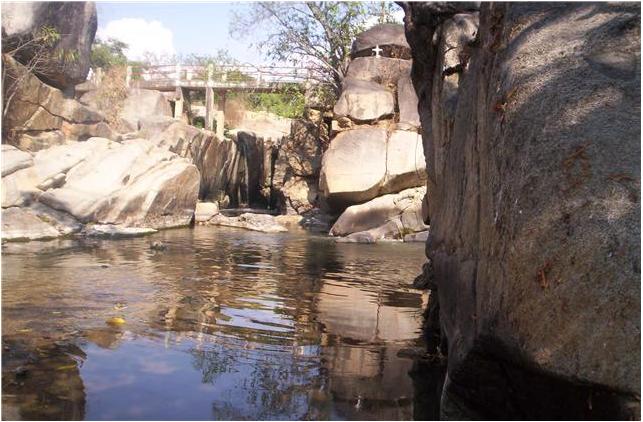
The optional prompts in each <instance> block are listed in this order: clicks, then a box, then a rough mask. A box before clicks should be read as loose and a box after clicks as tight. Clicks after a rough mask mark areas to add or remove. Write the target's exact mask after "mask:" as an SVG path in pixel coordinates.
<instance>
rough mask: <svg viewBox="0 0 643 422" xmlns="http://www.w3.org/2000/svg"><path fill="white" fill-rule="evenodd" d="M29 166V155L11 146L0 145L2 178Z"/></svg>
mask: <svg viewBox="0 0 643 422" xmlns="http://www.w3.org/2000/svg"><path fill="white" fill-rule="evenodd" d="M31 165H33V158H32V157H31V154H29V153H28V152H24V151H20V150H19V149H17V148H16V147H14V146H12V145H2V177H5V176H7V175H9V174H11V173H13V172H15V171H17V170H21V169H23V168H26V167H30V166H31Z"/></svg>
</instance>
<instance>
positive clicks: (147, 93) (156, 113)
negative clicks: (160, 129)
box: [85, 88, 187, 132]
mask: <svg viewBox="0 0 643 422" xmlns="http://www.w3.org/2000/svg"><path fill="white" fill-rule="evenodd" d="M85 95H87V94H85ZM162 116H165V117H172V107H171V106H170V102H169V101H168V100H167V99H166V98H165V96H164V95H163V93H161V92H160V91H154V90H149V89H137V88H134V89H130V90H129V91H128V93H127V98H126V99H125V102H124V103H123V107H122V108H121V110H120V111H119V113H118V117H119V119H120V121H121V122H122V126H123V127H124V129H125V130H126V131H127V132H134V131H136V130H138V129H139V128H140V127H139V126H140V124H139V121H140V120H141V119H144V118H146V117H153V118H159V117H162ZM186 126H187V125H186Z"/></svg>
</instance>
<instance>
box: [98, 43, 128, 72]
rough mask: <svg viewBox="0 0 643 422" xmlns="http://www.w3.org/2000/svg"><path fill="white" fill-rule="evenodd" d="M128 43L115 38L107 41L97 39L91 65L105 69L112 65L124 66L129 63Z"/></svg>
mask: <svg viewBox="0 0 643 422" xmlns="http://www.w3.org/2000/svg"><path fill="white" fill-rule="evenodd" d="M127 47H128V46H127V44H126V43H124V42H122V41H119V40H117V39H114V38H109V39H108V40H107V41H101V40H99V39H97V40H96V41H94V44H93V45H92V54H91V65H92V67H94V68H96V67H100V68H103V69H105V70H107V69H109V68H110V67H112V66H123V65H126V64H127V57H126V56H125V52H124V51H125V50H126V49H127Z"/></svg>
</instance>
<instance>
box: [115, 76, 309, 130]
mask: <svg viewBox="0 0 643 422" xmlns="http://www.w3.org/2000/svg"><path fill="white" fill-rule="evenodd" d="M125 82H126V85H127V86H128V87H133V88H142V89H154V90H157V91H164V92H174V97H173V102H174V117H175V118H180V117H181V116H182V114H183V107H184V101H185V98H186V97H188V95H189V91H194V90H198V91H205V128H206V129H208V130H213V129H214V127H213V126H214V122H216V132H217V135H218V136H219V137H221V138H222V137H223V122H224V110H225V102H226V93H228V92H244V91H245V92H283V91H284V90H286V89H298V90H302V91H305V90H307V89H308V88H310V86H311V85H313V84H316V83H317V82H316V81H315V80H314V79H313V75H312V71H311V70H310V69H307V68H305V67H286V66H253V65H214V64H209V65H205V66H203V65H181V64H172V65H151V66H147V65H146V66H128V67H127V74H126V81H125ZM215 93H216V94H217V95H216V97H217V98H218V101H217V104H215Z"/></svg>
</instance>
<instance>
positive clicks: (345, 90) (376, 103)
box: [333, 78, 395, 121]
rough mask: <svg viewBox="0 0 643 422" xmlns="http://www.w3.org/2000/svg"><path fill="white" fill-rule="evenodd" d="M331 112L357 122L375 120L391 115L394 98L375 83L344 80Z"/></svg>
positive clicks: (393, 108) (393, 109)
mask: <svg viewBox="0 0 643 422" xmlns="http://www.w3.org/2000/svg"><path fill="white" fill-rule="evenodd" d="M333 111H334V113H335V114H336V115H338V116H346V117H350V118H351V119H353V120H357V121H364V120H375V119H379V118H381V117H384V116H389V115H392V114H393V112H394V111H395V98H394V97H393V93H392V92H391V91H389V90H388V89H386V88H384V87H383V86H382V85H380V84H378V83H377V82H371V81H365V80H359V79H351V78H346V79H344V82H343V83H342V93H341V95H340V97H339V99H338V100H337V103H336V104H335V108H334V109H333Z"/></svg>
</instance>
